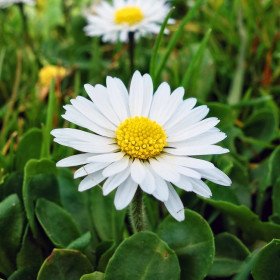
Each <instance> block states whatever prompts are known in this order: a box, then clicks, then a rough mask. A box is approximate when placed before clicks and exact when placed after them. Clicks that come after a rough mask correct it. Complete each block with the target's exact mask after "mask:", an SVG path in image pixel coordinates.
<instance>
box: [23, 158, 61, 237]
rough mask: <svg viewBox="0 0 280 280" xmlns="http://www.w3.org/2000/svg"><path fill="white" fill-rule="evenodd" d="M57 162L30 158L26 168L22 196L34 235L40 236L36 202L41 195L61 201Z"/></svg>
mask: <svg viewBox="0 0 280 280" xmlns="http://www.w3.org/2000/svg"><path fill="white" fill-rule="evenodd" d="M55 175H56V167H55V164H54V163H53V162H51V161H49V160H30V161H29V162H28V163H27V164H26V166H25V168H24V180H23V188H22V196H23V202H24V207H25V211H26V216H27V220H28V223H29V225H30V228H31V230H32V233H33V235H34V236H35V237H36V238H37V237H38V236H39V229H38V224H37V221H36V218H35V203H36V200H37V199H38V198H40V197H43V198H46V199H48V200H51V201H54V202H58V203H59V197H60V195H59V189H58V182H57V179H56V176H55Z"/></svg>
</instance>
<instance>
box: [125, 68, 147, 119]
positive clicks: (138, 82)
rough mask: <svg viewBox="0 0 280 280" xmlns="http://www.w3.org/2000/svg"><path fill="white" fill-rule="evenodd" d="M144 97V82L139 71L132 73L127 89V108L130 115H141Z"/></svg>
mask: <svg viewBox="0 0 280 280" xmlns="http://www.w3.org/2000/svg"><path fill="white" fill-rule="evenodd" d="M143 97H144V83H143V78H142V76H141V74H140V72H139V71H136V72H135V73H134V74H133V77H132V80H131V85H130V90H129V109H130V114H131V116H132V117H134V116H141V113H142V107H143V103H144V101H143Z"/></svg>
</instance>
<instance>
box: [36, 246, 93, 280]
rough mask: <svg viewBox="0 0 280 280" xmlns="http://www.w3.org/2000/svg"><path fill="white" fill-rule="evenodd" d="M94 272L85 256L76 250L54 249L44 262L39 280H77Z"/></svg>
mask: <svg viewBox="0 0 280 280" xmlns="http://www.w3.org/2000/svg"><path fill="white" fill-rule="evenodd" d="M92 271H93V268H92V265H91V264H90V262H89V260H88V259H87V257H86V256H85V255H83V254H82V253H81V252H79V251H76V250H69V249H54V250H53V252H52V253H51V255H50V256H49V257H48V258H47V259H46V260H45V261H44V263H43V265H42V267H41V269H40V271H39V273H38V277H37V280H50V279H55V280H77V279H80V277H81V276H82V275H84V274H87V273H90V272H92Z"/></svg>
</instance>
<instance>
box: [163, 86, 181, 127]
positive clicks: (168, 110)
mask: <svg viewBox="0 0 280 280" xmlns="http://www.w3.org/2000/svg"><path fill="white" fill-rule="evenodd" d="M184 93H185V90H184V88H183V87H179V88H177V89H176V90H175V91H174V92H173V93H172V94H171V95H170V98H169V101H168V104H167V106H166V107H165V108H164V109H163V110H162V111H161V116H160V118H159V119H158V122H159V123H160V124H162V125H164V124H165V123H166V122H167V121H168V120H169V119H170V117H171V116H172V115H173V114H174V112H175V111H176V110H178V108H179V105H180V104H181V103H183V96H184Z"/></svg>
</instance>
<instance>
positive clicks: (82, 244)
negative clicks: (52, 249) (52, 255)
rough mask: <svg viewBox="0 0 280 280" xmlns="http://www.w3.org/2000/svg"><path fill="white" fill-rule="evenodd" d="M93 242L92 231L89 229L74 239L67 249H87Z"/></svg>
mask: <svg viewBox="0 0 280 280" xmlns="http://www.w3.org/2000/svg"><path fill="white" fill-rule="evenodd" d="M90 242H91V233H90V232H89V231H88V232H86V233H85V234H83V235H82V236H80V237H79V238H77V239H76V240H74V241H72V242H71V243H70V244H69V245H68V246H67V249H74V250H80V251H83V250H85V249H86V248H87V247H88V246H89V245H90Z"/></svg>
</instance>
